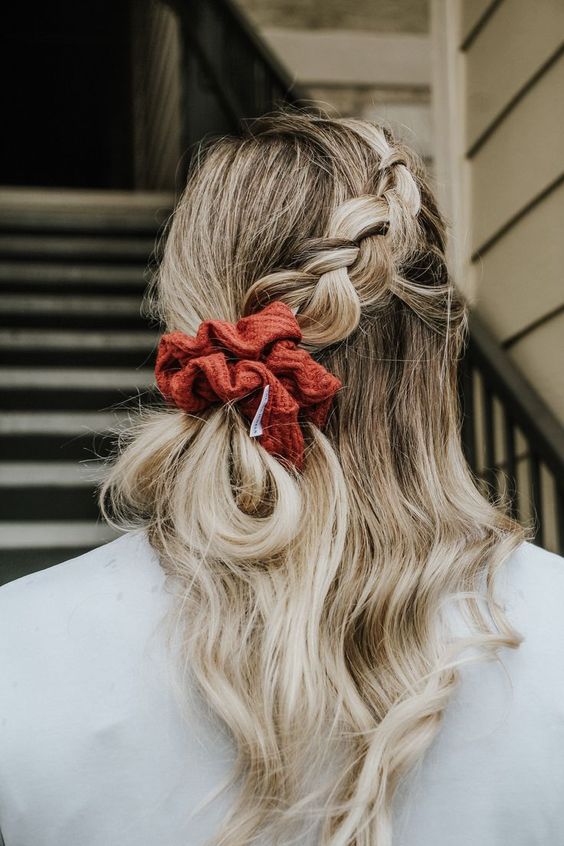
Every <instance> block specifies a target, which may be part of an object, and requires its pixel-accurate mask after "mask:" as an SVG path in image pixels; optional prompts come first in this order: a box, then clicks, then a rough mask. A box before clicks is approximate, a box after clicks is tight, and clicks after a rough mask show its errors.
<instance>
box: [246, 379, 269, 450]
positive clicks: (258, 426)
mask: <svg viewBox="0 0 564 846" xmlns="http://www.w3.org/2000/svg"><path fill="white" fill-rule="evenodd" d="M269 394H270V385H265V386H264V390H263V392H262V398H261V401H260V403H259V407H258V408H257V413H256V414H255V416H254V417H253V422H252V423H251V428H250V429H249V435H250V436H251V438H258V437H259V435H262V415H263V414H264V409H265V408H266V403H267V402H268V396H269Z"/></svg>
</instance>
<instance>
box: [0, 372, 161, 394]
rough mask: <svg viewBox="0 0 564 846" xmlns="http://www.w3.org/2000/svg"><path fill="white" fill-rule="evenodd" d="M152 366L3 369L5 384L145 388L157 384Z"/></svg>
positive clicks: (1, 375)
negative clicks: (138, 367)
mask: <svg viewBox="0 0 564 846" xmlns="http://www.w3.org/2000/svg"><path fill="white" fill-rule="evenodd" d="M154 381H155V377H154V374H153V370H152V369H151V368H148V367H145V368H143V369H139V370H134V369H125V368H124V369H118V368H114V369H111V368H107V369H99V370H98V369H95V368H93V367H91V368H80V367H76V368H74V367H72V368H71V367H69V368H64V367H43V368H41V369H40V370H38V369H36V368H33V367H6V368H4V370H2V371H0V387H1V388H34V389H37V390H42V389H43V390H50V389H52V388H57V389H58V390H68V391H73V390H76V389H77V388H81V389H88V388H145V387H148V386H149V385H153V384H154Z"/></svg>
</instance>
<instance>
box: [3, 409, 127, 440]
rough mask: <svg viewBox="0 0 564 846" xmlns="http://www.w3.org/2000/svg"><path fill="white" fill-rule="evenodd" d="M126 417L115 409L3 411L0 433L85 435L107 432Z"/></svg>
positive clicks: (125, 414) (124, 421)
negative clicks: (38, 411)
mask: <svg viewBox="0 0 564 846" xmlns="http://www.w3.org/2000/svg"><path fill="white" fill-rule="evenodd" d="M128 419H129V413H128V412H125V411H123V412H119V411H111V412H110V411H42V412H41V414H38V413H37V412H35V411H6V412H3V413H2V414H0V434H2V435H15V434H19V435H87V434H97V433H100V434H101V433H103V432H109V431H112V430H114V429H115V428H117V427H119V426H120V424H124V423H126V422H127V420H128Z"/></svg>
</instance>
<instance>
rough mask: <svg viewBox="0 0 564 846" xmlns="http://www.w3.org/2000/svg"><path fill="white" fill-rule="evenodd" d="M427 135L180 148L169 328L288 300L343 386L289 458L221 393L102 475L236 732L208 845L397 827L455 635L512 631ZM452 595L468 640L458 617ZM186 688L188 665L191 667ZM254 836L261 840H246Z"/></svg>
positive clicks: (156, 295)
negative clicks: (166, 587) (418, 140)
mask: <svg viewBox="0 0 564 846" xmlns="http://www.w3.org/2000/svg"><path fill="white" fill-rule="evenodd" d="M444 247H445V231H444V224H443V221H442V219H441V216H440V214H439V212H438V210H437V207H436V204H435V201H434V199H433V195H432V192H431V190H430V188H429V186H428V184H427V181H426V177H425V174H424V170H423V167H422V165H421V163H420V161H419V159H418V158H417V156H416V155H415V154H414V153H413V152H412V151H411V150H409V149H408V148H406V147H405V146H403V145H401V144H399V143H398V142H397V141H395V140H394V139H393V137H392V136H391V134H390V133H389V132H388V131H387V130H384V129H382V128H380V127H378V126H376V125H374V124H372V123H369V122H367V121H361V120H355V119H348V118H347V119H344V118H332V117H328V116H326V115H324V114H311V113H306V112H302V111H300V110H294V109H285V110H282V111H278V112H276V113H273V114H271V115H267V116H265V117H262V118H260V119H258V120H256V121H254V122H252V123H250V124H249V125H248V126H247V127H246V131H245V132H244V134H243V135H242V137H237V138H236V137H226V138H221V139H219V140H218V141H216V142H215V143H214V144H213V145H211V146H210V147H209V148H208V149H207V150H206V152H205V155H203V156H201V157H198V159H197V160H196V162H195V164H194V166H193V168H192V171H191V174H190V177H189V181H188V185H187V187H186V190H185V192H184V194H183V196H182V198H181V199H180V201H179V203H178V206H177V208H176V210H175V213H174V215H173V218H172V224H171V226H170V231H169V233H168V237H167V240H166V246H165V251H164V258H163V261H162V264H161V267H160V269H159V272H158V278H157V280H156V285H155V289H154V292H153V304H154V307H155V309H156V310H157V312H158V314H159V315H160V317H161V318H162V320H163V321H164V323H165V324H166V327H167V330H168V331H175V330H179V331H183V332H186V333H189V334H195V331H196V329H197V327H198V325H199V323H200V322H201V321H202V320H205V319H218V318H219V319H225V320H229V321H236V320H237V319H238V318H240V317H241V316H243V315H246V314H250V313H252V312H253V311H256V310H257V309H258V308H260V307H262V306H264V305H266V304H267V303H268V302H269V301H271V300H273V299H281V300H283V301H284V302H286V303H287V304H288V305H289V306H290V307H292V308H295V307H298V309H299V310H298V314H297V319H298V321H299V324H300V328H301V330H302V332H303V336H304V339H303V345H304V346H305V347H306V348H307V349H308V350H309V351H310V352H311V353H312V354H313V355H314V356H315V357H316V358H317V359H318V360H319V361H320V362H321V363H322V364H323V365H324V366H325V367H326V368H327V369H328V370H329V371H331V372H332V373H334V374H335V375H336V376H337V377H338V378H339V379H340V380H341V381H342V383H343V388H342V389H341V390H340V391H339V392H338V394H337V396H336V399H335V402H334V407H333V409H332V413H331V415H330V417H329V420H328V424H327V427H326V429H325V430H324V431H323V432H321V431H319V430H318V429H316V428H315V426H313V425H312V424H305V423H304V435H305V437H306V444H307V451H306V460H305V466H304V470H303V472H302V473H301V474H300V473H297V472H295V471H294V470H293V469H292V468H291V467H288V466H284V465H283V464H282V463H280V462H278V461H277V460H276V459H275V458H274V457H273V456H272V455H270V454H269V453H268V452H266V451H265V450H264V449H263V448H262V447H261V446H260V440H257V439H251V438H249V436H248V431H247V428H248V427H247V423H246V421H245V420H243V419H242V417H241V415H240V414H239V412H238V411H237V408H236V406H233V405H225V406H214V407H212V408H210V409H209V410H208V411H207V412H205V413H203V414H202V415H199V416H192V415H187V414H185V413H184V412H181V411H178V410H176V409H158V410H152V411H148V412H144V413H143V414H142V415H141V416H140V418H139V421H138V423H137V424H136V425H135V426H134V427H133V428H132V430H131V431H130V433H129V434H128V435H127V437H126V438H125V444H124V445H123V444H122V447H123V448H122V451H121V453H120V455H119V457H118V458H117V460H116V462H115V463H114V465H113V468H112V469H111V472H110V475H109V478H108V480H107V481H106V483H105V484H104V486H103V489H102V492H101V501H102V503H103V507H104V508H105V511H106V514H107V515H108V519H110V520H111V521H113V523H114V525H117V526H119V527H120V528H139V527H143V528H144V529H145V530H146V531H147V534H148V537H149V540H150V542H151V544H152V545H153V547H154V548H155V549H156V551H157V552H158V554H159V556H160V560H161V563H162V566H163V568H164V570H165V572H166V573H167V574H169V575H170V577H171V579H172V580H173V581H174V584H175V592H176V594H177V599H178V602H177V606H176V609H177V610H176V612H175V618H174V622H175V625H176V626H179V627H180V629H181V631H182V638H181V640H182V643H181V655H179V656H178V658H179V660H180V661H181V662H182V663H183V665H184V666H186V667H188V668H189V674H190V684H195V686H196V687H197V690H198V692H199V694H201V696H202V697H203V699H204V701H205V702H207V703H208V705H209V706H210V707H211V709H212V710H213V712H214V713H215V714H216V715H217V716H218V717H219V718H220V719H221V721H223V723H224V724H225V725H226V726H227V728H228V729H229V732H230V735H231V737H232V738H233V741H234V744H235V748H236V750H237V766H236V768H235V769H234V772H233V778H232V782H231V784H237V786H238V793H237V800H236V802H235V803H234V805H233V809H232V813H231V814H230V816H229V818H228V819H227V820H226V821H225V823H224V825H223V826H222V829H221V831H220V832H219V833H218V835H217V837H216V838H214V840H213V841H212V842H213V843H214V844H215V846H243V844H251V843H256V842H259V841H258V840H257V838H259V837H261V836H269V837H271V838H273V841H274V842H277V843H290V842H292V838H294V837H298V836H299V834H300V833H301V832H303V831H304V830H305V829H307V828H308V826H309V827H314V829H315V831H316V839H315V842H316V843H319V844H322V845H323V846H389V844H390V843H391V830H392V822H393V798H394V793H395V790H396V787H397V785H398V783H399V781H400V780H401V779H402V778H403V777H404V776H405V775H406V774H407V773H408V772H409V771H410V770H411V768H412V767H413V766H414V764H415V763H416V762H417V761H418V760H419V759H420V758H421V756H422V755H423V753H424V752H425V750H426V749H427V748H428V747H429V745H430V743H431V742H432V740H433V738H434V736H435V734H436V732H437V730H438V727H439V725H440V721H441V716H442V714H443V712H444V710H445V707H446V705H447V703H448V701H449V699H450V696H451V694H452V692H453V690H454V688H455V686H456V682H457V678H458V665H459V664H460V663H461V662H463V661H464V660H466V656H467V652H466V649H467V647H468V645H472V646H473V647H474V648H475V649H476V650H477V654H478V655H481V656H483V657H491V656H495V655H496V654H497V652H498V650H499V649H500V647H503V646H507V647H515V646H517V645H518V643H519V636H518V635H517V634H516V633H515V632H514V631H513V630H512V628H511V627H510V626H509V624H508V622H507V620H506V619H505V616H504V614H503V612H502V610H501V609H500V608H499V607H498V605H497V604H496V601H495V597H494V592H493V591H494V575H495V572H496V571H497V569H498V568H499V566H500V565H501V564H502V563H503V562H504V561H505V560H506V558H507V557H508V556H509V555H510V554H511V553H512V552H513V550H514V549H515V548H516V547H517V546H518V545H519V544H520V543H521V542H522V540H523V539H524V534H523V531H522V529H521V528H520V527H519V526H518V525H517V524H516V523H515V522H513V521H512V520H511V519H510V518H509V517H508V516H507V515H506V514H505V513H504V511H503V509H502V508H501V507H500V506H499V505H494V504H492V503H490V502H489V501H488V500H487V499H486V498H484V496H483V495H482V494H481V493H480V492H479V490H478V489H477V487H476V484H475V481H474V479H473V477H472V474H471V472H470V471H469V468H468V466H467V463H466V461H465V459H464V456H463V453H462V450H461V444H460V410H459V405H458V392H457V363H458V359H459V357H460V354H461V350H462V348H463V344H464V341H465V337H466V331H467V316H466V306H465V304H464V302H463V300H462V298H461V296H460V294H459V292H458V291H457V290H456V289H455V287H454V286H453V284H452V282H451V280H450V278H449V275H448V272H447V269H446V265H445V256H444ZM453 603H454V604H455V605H456V608H457V609H458V610H460V611H461V612H462V613H463V615H464V618H465V620H466V623H467V628H468V636H466V637H462V636H461V637H458V638H457V637H454V635H453V632H452V631H451V628H450V626H449V621H448V614H445V613H443V612H444V610H445V608H447V607H448V606H449V604H451V605H452V604H453ZM187 684H188V682H187ZM260 842H262V841H260Z"/></svg>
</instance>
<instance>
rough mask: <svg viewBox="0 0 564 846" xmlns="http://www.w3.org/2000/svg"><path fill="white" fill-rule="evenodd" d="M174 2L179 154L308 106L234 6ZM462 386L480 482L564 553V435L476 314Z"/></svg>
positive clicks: (468, 443)
mask: <svg viewBox="0 0 564 846" xmlns="http://www.w3.org/2000/svg"><path fill="white" fill-rule="evenodd" d="M167 1H168V3H169V5H170V6H171V7H172V8H173V9H174V10H175V11H176V13H177V15H178V19H179V25H180V31H181V41H182V47H183V51H182V55H183V58H182V80H183V85H182V95H181V96H182V103H181V123H182V139H181V145H182V149H184V150H190V149H192V148H193V145H194V144H196V143H197V142H199V141H200V140H201V139H202V138H204V137H205V136H210V135H211V136H214V135H221V134H223V133H227V132H232V131H235V130H236V129H237V127H238V126H239V123H240V121H241V119H244V118H252V117H255V116H258V115H260V114H264V113H265V112H267V111H269V110H271V109H272V108H273V107H274V106H276V105H277V104H279V103H283V102H298V101H302V102H303V103H305V102H307V100H306V98H305V96H304V94H303V93H302V92H300V91H299V90H298V88H297V86H296V85H295V84H294V83H293V82H292V80H291V79H290V77H289V76H288V74H287V73H286V71H285V69H284V68H283V67H281V65H280V64H279V63H278V61H277V59H276V58H275V57H274V56H273V54H272V53H271V52H270V50H269V49H268V48H267V46H266V45H265V44H264V42H263V41H262V40H261V39H260V38H259V36H258V35H257V34H256V32H255V31H254V29H253V28H252V26H250V25H249V23H248V22H247V20H246V18H245V17H244V16H243V15H242V14H241V12H240V11H239V9H238V8H237V7H236V6H235V5H234V3H233V2H231V0H167ZM184 164H185V166H186V165H187V161H185V162H184ZM184 170H185V168H183V169H182V172H181V173H179V179H180V180H182V179H183V177H184ZM460 387H461V394H462V403H463V409H464V418H463V429H462V436H463V445H464V449H465V453H466V456H467V460H468V462H469V464H470V466H471V468H472V470H473V472H474V474H475V475H476V478H477V480H478V484H480V485H481V487H482V489H483V491H484V493H485V494H487V495H488V496H490V497H491V498H492V499H494V500H500V499H501V500H503V501H505V503H506V504H507V507H508V509H509V511H510V512H511V513H512V514H513V515H514V516H515V517H516V518H517V519H519V520H520V521H521V522H524V523H527V524H529V525H531V526H533V527H534V529H535V532H536V537H535V541H536V542H537V543H538V544H541V545H547V546H548V547H549V548H551V549H554V550H555V551H560V552H563V553H564V489H563V484H564V432H563V431H562V427H561V426H560V425H559V424H558V422H557V421H556V419H555V418H554V417H553V415H552V414H551V413H550V411H549V410H548V409H547V407H546V405H545V404H544V403H543V401H542V400H541V399H540V398H539V397H538V396H537V395H536V394H535V392H534V390H533V389H532V388H531V387H530V386H529V385H528V383H527V382H526V381H525V380H524V379H523V378H522V376H521V375H520V374H519V372H518V371H517V369H516V368H515V366H514V365H513V364H512V362H511V360H510V358H509V357H508V355H507V353H506V352H505V351H504V350H503V349H502V348H501V347H500V346H499V345H498V344H497V342H496V341H495V340H494V339H493V337H492V336H491V335H490V334H489V332H488V331H487V330H486V329H485V327H484V326H483V325H482V324H481V323H480V321H479V320H478V318H477V317H475V316H473V318H472V320H471V333H470V343H469V345H468V347H467V350H466V354H465V357H464V359H463V361H462V363H461V368H460Z"/></svg>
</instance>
